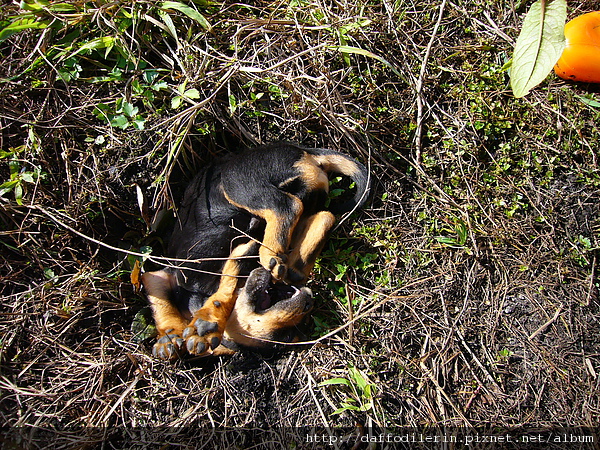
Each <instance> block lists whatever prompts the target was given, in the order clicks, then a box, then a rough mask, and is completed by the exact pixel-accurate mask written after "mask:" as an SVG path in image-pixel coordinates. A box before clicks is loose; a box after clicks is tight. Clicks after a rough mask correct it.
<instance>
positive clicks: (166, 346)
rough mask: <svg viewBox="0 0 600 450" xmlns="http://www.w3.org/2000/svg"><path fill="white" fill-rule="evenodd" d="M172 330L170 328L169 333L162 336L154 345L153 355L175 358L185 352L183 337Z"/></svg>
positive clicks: (162, 357) (169, 358)
mask: <svg viewBox="0 0 600 450" xmlns="http://www.w3.org/2000/svg"><path fill="white" fill-rule="evenodd" d="M172 331H173V330H169V332H167V334H164V335H163V336H160V337H159V338H158V340H157V341H156V343H155V344H154V347H152V355H153V356H154V357H155V358H159V359H164V360H173V359H176V358H179V357H180V356H181V355H182V354H183V353H185V348H184V340H183V338H182V337H181V336H180V335H179V334H176V333H172Z"/></svg>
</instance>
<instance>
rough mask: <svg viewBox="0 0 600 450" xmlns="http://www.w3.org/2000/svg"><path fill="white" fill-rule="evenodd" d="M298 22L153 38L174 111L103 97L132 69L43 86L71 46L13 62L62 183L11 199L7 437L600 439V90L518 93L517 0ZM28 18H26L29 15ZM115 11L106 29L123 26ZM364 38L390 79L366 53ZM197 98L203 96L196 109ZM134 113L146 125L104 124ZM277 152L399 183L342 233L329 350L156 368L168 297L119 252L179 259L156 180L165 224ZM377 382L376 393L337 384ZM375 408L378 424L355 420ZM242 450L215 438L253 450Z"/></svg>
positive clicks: (263, 9) (23, 49) (404, 5)
mask: <svg viewBox="0 0 600 450" xmlns="http://www.w3.org/2000/svg"><path fill="white" fill-rule="evenodd" d="M296 3H297V2H294V3H293V4H291V3H290V4H286V3H270V2H268V1H264V2H263V1H259V2H257V3H255V4H254V5H241V4H238V3H225V4H223V5H221V6H219V7H215V8H214V9H213V10H211V11H204V12H205V13H206V16H207V18H208V19H209V21H210V22H211V23H212V25H213V32H212V33H204V32H203V31H202V29H201V28H200V27H198V25H197V24H195V23H193V22H192V21H190V20H189V19H187V18H185V17H183V16H182V15H180V16H176V17H177V20H179V22H177V23H178V24H179V26H180V27H181V29H182V30H184V31H182V32H181V34H180V35H179V36H178V40H177V41H175V39H173V38H172V37H164V36H165V35H164V33H163V37H161V38H158V35H157V34H152V33H156V29H154V31H152V29H151V28H148V27H146V28H144V27H143V26H141V25H137V26H138V28H136V29H135V32H136V33H138V34H136V33H133V32H131V33H130V35H127V36H125V37H126V38H127V40H126V42H127V43H128V44H127V45H129V46H130V47H131V52H132V53H135V54H136V55H138V56H140V57H142V58H143V59H145V60H146V61H148V62H149V64H151V65H152V66H154V67H156V68H160V69H162V72H160V77H162V79H164V80H166V81H167V82H168V84H169V86H170V89H169V90H162V91H157V93H156V99H155V100H154V101H153V102H152V104H151V105H143V104H142V102H141V100H140V97H139V96H138V97H136V94H135V92H134V91H133V90H132V87H131V80H133V79H137V80H139V79H141V72H139V71H138V72H135V71H131V72H127V74H126V76H125V77H124V78H123V79H122V80H117V81H115V82H113V83H95V84H92V83H90V82H89V79H90V77H93V76H98V75H99V74H102V73H104V74H105V73H106V71H103V69H101V68H97V67H95V66H93V65H88V66H84V69H83V71H82V72H81V73H80V78H79V79H78V80H73V81H71V82H69V83H63V82H62V81H60V80H59V79H58V78H57V73H56V72H55V70H54V69H53V68H52V67H51V66H50V65H48V64H45V63H43V62H42V63H38V64H36V65H34V66H33V67H32V68H31V69H30V70H29V71H26V72H24V71H25V70H26V69H27V68H30V67H31V64H32V62H33V61H34V60H35V59H36V58H37V56H39V55H40V53H36V52H37V49H44V48H48V47H49V46H50V43H49V42H48V35H47V34H46V35H43V36H42V38H40V35H39V34H35V33H23V34H19V35H15V36H13V37H11V38H10V39H9V40H7V41H6V42H4V43H3V44H0V54H1V55H2V59H3V65H2V67H1V68H0V78H3V79H4V80H3V81H2V82H1V83H0V108H1V110H0V128H1V129H2V134H1V135H0V136H1V146H2V151H4V152H6V151H10V149H15V148H17V147H19V146H23V147H22V150H21V151H20V152H19V153H16V154H15V155H16V156H15V157H14V160H15V161H16V162H17V163H18V165H19V170H20V171H21V173H33V172H35V171H36V170H39V171H40V172H41V173H43V174H45V175H44V178H43V179H41V178H36V179H33V180H31V181H28V179H27V180H24V181H23V182H22V183H21V185H22V187H23V189H24V192H23V197H22V204H18V202H17V201H16V199H15V195H14V194H15V193H14V191H13V192H7V193H5V194H4V195H3V196H2V197H1V198H0V227H1V228H0V279H1V280H2V281H1V284H0V295H2V300H1V303H0V336H2V338H1V350H0V358H1V366H0V392H1V394H0V395H1V396H0V416H1V417H2V423H3V424H5V425H8V426H20V427H26V428H24V429H23V430H22V431H23V433H22V434H23V436H25V435H27V436H30V437H32V438H33V441H34V442H33V443H32V442H30V443H29V444H28V445H32V446H33V445H40V446H43V442H44V441H43V436H41V435H40V434H39V433H41V431H40V429H44V428H62V429H63V432H62V434H61V435H60V439H62V441H61V442H62V444H61V445H64V446H65V447H69V446H71V445H73V446H74V445H81V446H83V445H85V443H86V442H87V444H88V445H90V446H94V445H99V443H100V442H102V441H106V442H109V443H112V445H114V446H117V447H118V446H119V445H122V444H123V442H127V443H128V445H133V444H131V442H134V444H135V445H138V446H140V448H141V447H142V446H143V445H145V444H144V442H154V443H157V442H161V443H163V444H165V445H167V444H175V443H178V444H177V445H184V444H188V445H195V443H197V442H198V438H203V439H206V435H202V433H203V432H204V431H202V430H203V428H202V427H206V426H217V427H248V428H250V429H262V430H269V431H268V433H269V434H268V439H266V440H265V442H267V443H263V444H261V445H262V446H263V447H262V448H279V447H280V446H281V445H284V446H290V445H292V444H290V442H292V441H293V439H291V438H290V437H289V436H286V435H285V434H277V432H276V431H275V430H276V429H277V428H276V427H278V426H284V427H289V430H295V427H338V426H341V427H350V429H354V427H355V424H356V423H360V424H362V425H364V426H372V427H375V428H376V429H377V430H384V429H393V428H395V427H415V429H423V427H448V429H452V428H453V427H454V428H458V427H474V428H485V427H490V428H497V429H510V430H517V429H521V430H538V429H546V428H552V427H594V426H596V425H598V420H599V418H600V395H599V394H598V392H599V390H598V383H599V378H598V372H599V371H600V360H599V355H600V346H599V343H598V339H597V331H598V319H599V318H600V311H599V302H600V299H599V298H598V283H599V281H598V277H597V272H598V268H597V266H598V262H597V258H598V246H599V242H600V239H599V237H598V236H599V231H600V215H599V207H598V205H599V202H600V194H599V193H598V192H599V191H598V186H599V185H600V171H599V168H598V160H597V158H598V154H597V149H596V145H595V143H596V142H597V141H598V137H599V130H598V123H600V122H599V119H600V111H599V109H598V108H597V107H594V106H587V105H585V104H584V103H583V102H582V101H581V100H580V98H579V97H580V96H588V95H589V93H590V92H591V93H592V94H595V95H596V99H597V98H598V97H597V90H596V91H594V88H593V87H589V86H575V85H567V84H565V83H563V82H561V81H558V80H557V79H555V78H554V77H550V78H549V80H548V82H547V83H545V84H544V85H543V86H541V87H540V88H538V89H536V90H535V91H534V92H532V93H531V94H530V95H529V96H528V97H526V98H525V99H522V100H515V99H514V98H512V97H511V95H510V92H509V91H508V88H507V74H506V73H505V72H503V71H502V70H501V67H502V65H503V64H504V63H505V62H506V61H507V60H508V58H509V57H510V53H511V49H512V44H513V41H514V39H515V38H516V35H517V33H518V28H519V26H520V20H521V17H522V12H523V11H521V10H519V11H515V10H514V4H513V3H512V2H493V3H492V2H485V1H483V0H481V1H476V2H463V1H445V0H444V1H442V2H435V3H425V4H422V3H421V4H417V3H416V2H410V1H404V0H401V1H397V2H396V3H392V2H388V1H385V0H384V1H381V2H366V3H363V2H358V3H350V2H331V3H326V2H322V1H320V0H316V1H313V2H300V4H301V6H294V5H296ZM592 3H593V2H587V3H586V2H581V3H579V4H578V5H577V6H576V7H575V8H576V9H573V10H572V11H571V14H572V15H575V14H577V13H579V12H586V11H589V10H591V9H592V8H593V5H592ZM3 8H4V10H3V12H2V13H0V19H1V18H2V17H1V15H2V14H5V15H6V17H8V16H9V15H10V14H11V13H12V11H15V9H11V8H12V7H10V8H9V7H8V4H6V5H5V6H3ZM108 11H110V10H101V11H99V12H98V13H97V15H96V16H94V20H97V21H98V23H100V24H102V23H104V24H105V25H106V24H108V25H107V26H112V25H115V24H116V20H117V19H116V14H115V15H113V16H110V15H109V12H108ZM102 14H105V15H102ZM111 14H113V13H111ZM174 17H175V16H174ZM111 20H112V22H111ZM367 20H369V22H367ZM186 27H187V28H186ZM188 28H189V29H190V30H192V32H191V33H190V34H189V35H188V36H186V32H185V30H187V29H188ZM144 33H148V34H149V35H150V36H154V37H153V38H152V39H153V40H152V45H148V46H144V45H142V44H141V43H142V42H143V40H142V38H141V36H142V35H143V34H144ZM340 34H341V35H343V36H344V37H345V38H346V42H343V43H344V44H345V45H348V46H352V47H357V48H361V49H364V50H368V51H370V52H373V53H374V54H376V55H377V56H378V57H380V58H383V59H384V60H385V61H384V62H382V61H381V60H380V59H376V58H374V57H371V56H368V55H367V56H365V55H362V54H359V53H358V51H356V50H349V51H347V52H346V53H345V54H343V53H341V52H340V51H338V50H337V49H335V48H334V47H335V46H336V45H339V44H340V38H339V36H340ZM96 57H97V56H96ZM88 59H89V60H92V59H93V55H92V56H89V55H88ZM83 61H85V59H84V60H83ZM59 64H60V61H54V62H53V65H55V67H56V65H59ZM392 67H393V70H392ZM109 69H110V67H109ZM183 80H187V84H186V89H190V88H194V89H197V90H198V96H197V98H188V99H184V101H183V105H182V106H181V107H180V108H179V109H177V110H173V109H171V108H169V107H168V105H169V104H170V101H171V99H172V98H173V97H174V96H176V95H178V93H177V91H176V90H175V89H176V88H177V86H178V85H179V84H180V83H182V82H183ZM123 96H125V97H126V98H128V99H133V101H134V102H136V101H137V103H136V105H138V106H139V107H140V109H141V111H142V114H143V115H144V118H146V123H145V127H144V130H140V131H137V130H133V129H132V128H131V127H130V128H128V129H126V130H121V129H119V128H118V127H115V126H112V127H111V126H109V125H108V124H107V123H106V122H103V121H101V120H100V119H98V118H97V117H96V116H95V115H94V108H95V107H96V105H97V104H98V103H107V104H110V102H111V101H115V100H116V99H119V98H122V97H123ZM165 105H167V106H165ZM98 136H102V139H98ZM274 140H292V141H297V142H301V143H303V144H305V145H307V146H323V147H329V148H333V149H339V150H343V151H345V152H347V153H349V154H352V155H354V156H356V157H357V158H360V159H361V160H363V161H365V162H368V164H369V165H370V168H371V171H372V173H373V175H374V188H375V198H374V199H373V202H372V205H371V206H370V207H369V208H368V209H367V210H366V211H364V212H363V213H362V214H360V215H358V216H357V217H356V218H354V219H352V220H346V221H345V222H344V223H343V224H342V226H341V227H340V228H339V229H338V230H337V232H336V234H335V236H334V237H333V239H332V244H331V246H330V248H329V249H328V250H327V251H325V252H324V255H323V259H322V261H321V263H320V266H319V270H318V273H317V274H316V275H315V280H314V281H313V286H312V287H313V291H315V292H318V298H319V304H320V307H319V308H318V311H316V313H315V317H316V319H317V325H318V327H317V334H316V335H315V339H316V342H315V343H313V344H311V345H308V346H304V347H299V348H296V349H291V350H289V351H288V350H286V351H282V352H280V353H278V354H276V355H255V354H250V353H248V354H246V353H244V354H238V355H236V356H234V357H232V358H229V359H220V360H216V361H206V360H191V361H186V362H178V363H175V364H166V363H163V362H159V361H156V360H154V359H153V358H152V357H151V355H150V351H149V350H150V348H149V345H148V342H143V343H137V342H135V340H133V339H132V332H131V331H130V326H131V323H132V320H133V317H134V315H135V314H136V313H137V312H138V311H139V310H140V309H142V308H143V307H144V304H145V301H144V299H143V297H142V296H141V295H138V294H136V293H134V292H133V289H132V287H131V286H130V285H129V283H128V276H129V275H128V274H129V270H130V267H129V265H128V260H127V258H126V256H125V254H124V253H120V252H117V251H114V250H111V248H107V246H110V247H112V248H115V247H116V248H123V249H132V250H137V249H139V248H140V247H142V246H144V245H150V246H152V247H153V248H154V251H155V253H160V243H159V242H160V241H159V240H158V239H157V238H156V236H155V235H149V234H148V233H147V229H146V225H145V223H144V222H143V220H142V219H141V217H140V213H139V211H138V207H137V202H136V197H135V188H134V183H137V184H138V185H140V186H141V187H142V188H143V189H144V191H145V192H146V195H147V196H148V197H149V198H151V199H152V206H153V210H158V209H160V208H161V207H162V206H165V205H169V204H170V203H171V202H172V201H173V198H174V199H175V200H176V199H177V193H178V192H179V191H180V190H181V187H182V185H183V184H184V183H185V180H186V179H188V178H189V176H190V175H191V174H192V173H193V171H194V169H195V168H197V167H199V166H200V165H201V164H203V163H204V162H206V161H208V160H210V159H211V158H214V157H215V156H217V155H220V154H223V153H224V152H226V151H231V150H235V148H237V147H239V146H240V145H255V144H259V143H265V142H271V141H274ZM8 160H9V157H8V156H3V159H2V160H0V162H1V164H2V165H1V166H0V174H1V178H0V183H1V182H4V181H6V180H8V179H9V178H10V172H9V165H8ZM57 219H58V221H57ZM59 222H60V223H59ZM74 231H77V232H78V233H79V234H77V233H75V232H74ZM86 236H87V238H86ZM368 253H372V254H377V255H378V257H377V258H376V259H374V260H372V261H371V260H369V261H365V260H364V257H363V255H365V254H368ZM338 265H345V266H347V267H346V268H345V269H343V270H344V271H345V272H344V273H343V274H341V273H340V270H342V269H340V268H339V266H338ZM323 323H324V324H323ZM323 327H325V328H326V329H323ZM351 367H354V368H357V369H358V370H359V371H360V373H362V374H363V376H364V379H365V381H367V382H368V383H371V384H373V385H374V386H375V390H374V392H375V393H374V395H373V396H372V397H370V396H369V395H367V394H365V393H364V392H363V393H362V394H361V392H362V391H361V390H360V389H359V390H358V391H356V392H354V393H352V390H351V388H350V387H348V386H341V385H333V386H322V385H320V383H321V382H323V381H325V380H328V379H332V378H336V377H345V378H349V377H350V372H351V370H352V369H349V368H351ZM356 383H357V382H356V381H355V382H354V385H355V387H356ZM349 396H354V397H356V400H357V402H356V404H357V405H360V404H361V402H363V405H365V408H363V409H364V411H346V412H343V413H341V414H336V415H333V414H332V413H333V412H334V411H335V410H336V409H338V408H340V406H341V405H342V403H343V402H345V401H346V399H347V398H348V397H349ZM369 402H371V403H369ZM192 425H193V426H194V427H195V428H193V429H192V428H190V427H189V426H192ZM81 426H86V427H91V428H88V430H87V431H86V432H85V433H83V434H82V433H81V432H80V431H78V427H81ZM31 427H33V428H31ZM40 427H41V428H40ZM106 427H109V428H106ZM111 427H125V428H121V429H120V431H119V433H120V434H115V433H116V431H115V429H113V428H111ZM131 427H150V428H137V429H136V430H132V429H131ZM152 427H164V428H161V429H160V430H159V429H156V428H152ZM178 427H183V428H178ZM140 430H144V431H143V433H146V434H145V435H143V436H142V437H140V434H139V433H142V431H140ZM198 430H200V431H198ZM159 431H160V433H159ZM36 433H37V434H36ZM136 433H138V434H136ZM143 433H142V434H143ZM239 433H240V434H234V435H232V434H229V435H219V436H218V438H217V437H214V436H213V438H214V439H218V441H215V442H218V443H219V445H221V446H223V447H224V448H225V447H230V446H231V443H232V442H235V444H236V445H237V446H239V447H240V448H243V447H245V446H248V445H250V444H249V442H250V441H251V440H252V433H250V434H246V435H243V434H242V432H241V431H239ZM85 436H87V437H85ZM132 436H135V439H134V438H133V437H132ZM263 437H264V436H263ZM24 438H25V437H24ZM111 439H112V441H111ZM131 439H133V441H132V440H131ZM298 439H299V441H298V442H301V440H302V437H301V436H300V437H298ZM280 444H281V445H280ZM316 447H318V446H316ZM382 448H384V447H382ZM582 448H583V447H582Z"/></svg>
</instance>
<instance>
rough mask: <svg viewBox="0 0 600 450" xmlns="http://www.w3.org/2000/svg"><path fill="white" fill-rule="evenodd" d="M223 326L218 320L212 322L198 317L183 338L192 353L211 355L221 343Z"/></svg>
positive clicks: (184, 331) (186, 330)
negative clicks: (220, 325)
mask: <svg viewBox="0 0 600 450" xmlns="http://www.w3.org/2000/svg"><path fill="white" fill-rule="evenodd" d="M222 337H223V328H222V327H219V323H218V322H210V321H207V320H204V319H202V318H198V319H196V320H195V321H194V322H192V323H191V324H190V325H189V326H188V327H187V328H186V329H185V330H183V339H184V340H185V347H186V349H187V351H188V352H189V353H190V354H191V355H197V356H202V355H209V354H211V353H212V352H213V350H214V349H216V348H217V347H218V346H219V345H220V344H221V339H222Z"/></svg>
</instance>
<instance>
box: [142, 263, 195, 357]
mask: <svg viewBox="0 0 600 450" xmlns="http://www.w3.org/2000/svg"><path fill="white" fill-rule="evenodd" d="M173 277H174V276H173V275H172V274H171V273H169V272H167V271H165V270H159V271H157V272H146V273H145V274H144V275H143V276H142V284H143V285H144V289H145V290H146V295H147V296H148V300H149V302H150V306H151V307H152V311H153V314H154V322H155V323H156V329H157V331H158V337H157V340H156V343H155V344H154V347H153V348H152V354H153V355H154V356H155V357H156V358H160V359H175V358H177V357H178V356H180V355H181V354H182V353H184V352H185V351H184V347H183V339H182V337H181V336H182V333H183V329H184V328H185V327H186V325H187V322H186V321H185V319H184V318H183V317H182V315H181V313H180V312H179V310H178V309H177V307H176V306H175V305H174V304H173V303H172V302H171V300H170V298H169V297H170V293H171V291H172V287H173V285H174V283H175V280H174V279H173Z"/></svg>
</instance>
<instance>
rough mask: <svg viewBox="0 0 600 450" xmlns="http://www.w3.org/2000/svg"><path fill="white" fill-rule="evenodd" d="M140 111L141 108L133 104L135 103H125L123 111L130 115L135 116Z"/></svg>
mask: <svg viewBox="0 0 600 450" xmlns="http://www.w3.org/2000/svg"><path fill="white" fill-rule="evenodd" d="M138 111H139V108H136V107H135V106H133V104H131V103H129V102H125V103H124V104H123V113H124V114H125V115H126V116H128V117H134V116H135V115H136V114H137V113H138Z"/></svg>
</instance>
